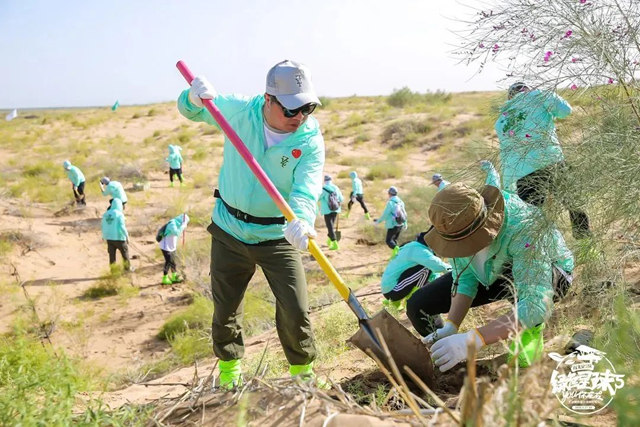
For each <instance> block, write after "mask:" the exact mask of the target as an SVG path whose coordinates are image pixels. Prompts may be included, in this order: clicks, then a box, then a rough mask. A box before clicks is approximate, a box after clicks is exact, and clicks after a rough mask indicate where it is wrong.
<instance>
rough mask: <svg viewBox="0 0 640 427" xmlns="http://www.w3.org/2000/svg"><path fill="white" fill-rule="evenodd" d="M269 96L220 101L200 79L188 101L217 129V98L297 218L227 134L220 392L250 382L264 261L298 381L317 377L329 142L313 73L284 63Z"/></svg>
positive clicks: (216, 212)
mask: <svg viewBox="0 0 640 427" xmlns="http://www.w3.org/2000/svg"><path fill="white" fill-rule="evenodd" d="M266 80H267V81H266V91H265V93H264V94H262V95H257V96H253V97H243V96H238V95H220V94H218V93H216V91H215V89H214V88H213V86H212V85H211V84H210V83H209V82H208V81H207V80H206V78H204V77H201V76H198V77H196V78H195V79H194V80H193V82H192V85H191V88H190V89H187V90H185V91H184V92H182V94H181V95H180V97H179V98H178V110H179V111H180V113H181V114H182V115H183V116H184V117H186V118H187V119H189V120H192V121H196V122H206V123H209V124H211V125H216V123H215V121H214V119H213V117H212V116H211V115H210V114H209V112H208V111H207V110H206V109H205V108H203V103H202V99H211V100H213V102H214V103H215V105H216V106H217V107H218V109H219V110H220V111H221V112H222V114H223V115H224V116H225V117H226V119H227V121H228V122H229V124H230V125H231V127H232V128H233V129H234V130H235V131H236V132H237V133H238V135H239V136H240V138H241V139H242V141H243V142H244V144H245V145H246V146H247V148H248V150H249V151H250V152H251V154H252V155H253V157H254V158H255V159H256V161H257V162H258V164H259V165H260V166H261V167H262V169H263V170H264V171H265V172H266V174H267V175H268V176H269V178H270V179H271V181H272V182H273V184H274V185H275V187H276V188H277V189H278V191H279V192H280V194H281V195H282V197H283V198H284V199H285V200H286V201H287V202H288V203H289V206H290V207H291V209H292V210H293V212H294V213H295V215H296V219H295V220H293V221H291V222H289V223H287V222H286V221H285V218H284V217H283V215H282V213H281V212H280V211H279V209H278V207H277V206H276V205H275V203H274V202H273V201H272V200H271V198H270V197H269V195H268V193H267V192H266V190H265V189H264V188H263V187H262V185H261V184H260V183H259V181H258V179H257V178H256V177H255V176H254V175H253V173H252V172H251V170H250V169H249V167H248V166H247V164H246V163H245V161H244V160H243V159H242V157H241V156H240V154H239V153H238V152H237V150H236V149H235V148H234V147H233V145H232V143H231V141H229V139H228V138H225V142H224V151H223V164H222V167H221V169H220V174H219V178H218V185H219V190H218V191H216V192H215V196H216V197H217V201H216V204H215V206H214V208H213V214H212V223H211V225H210V226H209V228H208V231H209V232H210V233H211V235H212V239H211V288H212V294H213V304H214V313H213V325H212V337H213V350H214V353H215V354H216V356H218V358H219V359H220V362H219V364H218V366H219V368H220V376H219V386H220V387H221V388H223V389H230V388H233V387H234V386H237V385H239V384H240V382H241V381H242V379H241V378H242V377H241V373H242V370H241V363H240V359H241V358H242V357H243V355H244V338H243V335H242V326H241V323H240V322H241V319H242V299H243V297H244V293H245V291H246V289H247V285H248V284H249V280H250V279H251V277H252V276H253V274H254V272H255V269H256V264H257V265H259V266H260V267H261V268H262V271H263V272H264V274H265V276H266V278H267V281H268V282H269V285H270V287H271V290H272V292H273V293H274V295H275V296H276V325H277V330H278V334H279V337H280V342H281V344H282V347H283V350H284V353H285V356H286V358H287V360H288V362H289V364H290V367H289V372H290V373H291V375H292V376H298V375H299V376H302V377H305V378H314V377H315V374H314V372H313V360H314V359H315V357H316V346H315V341H314V337H313V333H312V331H311V321H310V319H309V307H308V299H307V284H306V278H305V273H304V267H303V264H302V257H301V254H300V250H307V249H308V245H309V238H313V237H315V236H316V233H315V231H314V229H313V223H314V220H315V216H316V209H317V202H318V197H319V194H320V191H321V188H322V176H323V174H322V170H323V168H324V140H323V138H322V133H321V132H320V125H319V124H318V122H317V120H316V119H315V118H314V117H313V116H312V113H313V111H314V110H315V108H316V107H317V106H318V105H320V100H319V99H318V97H317V96H316V94H315V91H314V89H313V85H312V83H311V76H310V73H309V70H308V69H307V67H305V66H304V65H302V64H299V63H297V62H294V61H289V60H286V61H282V62H280V63H278V64H276V65H275V66H274V67H272V68H271V69H270V70H269V72H268V73H267V79H266Z"/></svg>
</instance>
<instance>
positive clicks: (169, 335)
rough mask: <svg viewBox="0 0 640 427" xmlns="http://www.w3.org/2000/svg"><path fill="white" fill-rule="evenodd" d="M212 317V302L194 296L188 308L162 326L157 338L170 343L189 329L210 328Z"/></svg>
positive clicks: (202, 297) (199, 296)
mask: <svg viewBox="0 0 640 427" xmlns="http://www.w3.org/2000/svg"><path fill="white" fill-rule="evenodd" d="M212 316H213V302H212V301H211V300H210V299H209V298H207V297H205V296H203V295H198V294H196V295H195V296H194V298H193V302H192V303H191V305H189V307H187V308H186V309H185V310H183V311H181V312H179V313H176V314H174V315H172V316H171V317H170V318H169V320H167V321H166V322H165V323H164V325H162V328H161V329H160V332H158V338H160V339H161V340H168V341H170V340H172V339H173V338H174V337H176V336H177V335H178V334H180V333H182V332H185V331H187V330H189V329H200V330H202V329H206V328H211V318H212Z"/></svg>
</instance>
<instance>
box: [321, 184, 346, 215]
mask: <svg viewBox="0 0 640 427" xmlns="http://www.w3.org/2000/svg"><path fill="white" fill-rule="evenodd" d="M325 188H326V189H327V190H329V191H335V192H336V193H338V200H339V201H340V203H342V201H343V200H344V198H343V197H342V192H341V191H340V189H339V188H338V186H337V185H335V184H334V183H332V182H328V183H327V184H325V185H323V186H322V193H320V214H321V215H328V214H330V213H332V212H338V213H340V212H342V206H340V207H339V208H338V210H336V211H332V210H331V209H329V193H327V191H325Z"/></svg>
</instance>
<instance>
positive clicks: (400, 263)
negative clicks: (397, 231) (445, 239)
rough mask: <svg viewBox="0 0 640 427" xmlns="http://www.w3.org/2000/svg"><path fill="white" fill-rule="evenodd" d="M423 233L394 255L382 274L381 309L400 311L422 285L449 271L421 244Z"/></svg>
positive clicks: (448, 266)
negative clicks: (390, 307) (388, 307)
mask: <svg viewBox="0 0 640 427" xmlns="http://www.w3.org/2000/svg"><path fill="white" fill-rule="evenodd" d="M425 234H426V232H424V233H420V234H418V236H417V237H416V240H414V241H413V242H409V243H407V244H405V245H402V246H401V247H400V250H399V251H398V255H397V256H396V257H395V258H393V259H392V260H391V261H389V264H387V267H386V268H385V270H384V273H382V281H381V283H380V288H381V291H382V295H383V296H384V298H385V301H384V302H385V303H386V304H385V305H391V306H393V307H395V308H396V309H402V303H403V302H405V301H406V300H408V299H409V297H410V296H411V295H412V294H413V293H414V292H416V291H417V290H418V289H420V288H421V287H423V286H424V285H425V284H426V283H428V282H431V281H432V280H434V279H436V278H437V277H439V276H440V275H441V274H442V273H444V272H446V271H450V270H451V266H450V265H449V264H447V263H446V262H444V261H442V260H441V259H440V258H438V257H437V256H436V255H435V254H434V253H433V251H432V250H431V249H430V248H429V246H427V244H426V242H425V241H424V235H425Z"/></svg>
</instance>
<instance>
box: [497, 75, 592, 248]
mask: <svg viewBox="0 0 640 427" xmlns="http://www.w3.org/2000/svg"><path fill="white" fill-rule="evenodd" d="M569 114H571V106H570V105H569V103H568V102H567V101H565V100H564V99H563V98H562V97H561V96H559V95H558V94H556V93H554V92H551V91H541V90H538V89H534V90H532V89H531V88H529V86H527V85H526V84H525V83H523V82H517V83H514V84H513V85H511V87H510V88H509V91H508V100H507V102H505V104H504V105H503V106H502V107H501V108H500V116H499V117H498V120H497V121H496V124H495V129H496V133H497V134H498V139H499V140H500V162H501V166H502V173H501V175H502V180H503V188H504V189H506V190H508V191H515V192H517V193H518V196H519V197H520V199H522V200H523V201H525V202H527V203H531V204H533V205H535V206H540V205H542V204H543V203H544V201H545V200H546V197H547V195H548V194H550V193H551V194H556V196H558V197H559V199H560V201H561V202H562V203H563V205H564V206H565V207H567V208H568V210H569V217H570V219H571V227H572V230H573V235H574V237H575V238H577V239H581V238H584V237H587V236H589V235H590V230H589V217H588V216H587V214H586V213H585V212H584V211H582V210H580V209H578V208H577V207H576V206H575V205H576V201H575V200H572V199H571V196H570V195H560V194H558V193H557V191H556V190H557V180H558V178H559V177H560V176H561V175H562V174H563V173H564V172H565V170H566V165H565V162H564V154H563V153H562V147H561V146H560V142H559V141H558V136H557V135H556V127H555V120H556V119H563V118H565V117H567V116H569Z"/></svg>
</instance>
